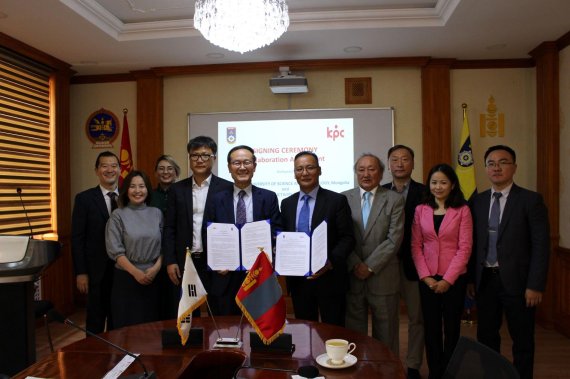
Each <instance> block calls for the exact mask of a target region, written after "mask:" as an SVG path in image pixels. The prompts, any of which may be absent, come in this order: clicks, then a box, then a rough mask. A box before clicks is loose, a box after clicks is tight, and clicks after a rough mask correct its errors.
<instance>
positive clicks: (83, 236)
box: [71, 186, 114, 285]
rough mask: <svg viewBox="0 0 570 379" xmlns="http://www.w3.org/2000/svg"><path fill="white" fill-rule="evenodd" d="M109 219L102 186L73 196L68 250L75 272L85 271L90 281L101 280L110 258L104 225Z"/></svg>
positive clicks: (77, 273) (93, 282)
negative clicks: (73, 202) (69, 249)
mask: <svg viewBox="0 0 570 379" xmlns="http://www.w3.org/2000/svg"><path fill="white" fill-rule="evenodd" d="M108 219H109V211H108V210H107V204H106V203H105V199H104V198H103V193H102V192H101V188H100V187H99V186H96V187H94V188H90V189H88V190H85V191H83V192H80V193H78V194H77V196H75V204H74V206H73V214H72V216H71V253H72V256H73V267H74V269H75V275H80V274H87V275H88V276H89V285H97V284H98V283H100V282H101V280H103V276H104V275H105V270H106V268H107V267H109V265H111V267H112V264H113V263H114V262H112V261H111V260H110V259H109V256H108V255H107V248H106V247H105V226H106V225H107V220H108Z"/></svg>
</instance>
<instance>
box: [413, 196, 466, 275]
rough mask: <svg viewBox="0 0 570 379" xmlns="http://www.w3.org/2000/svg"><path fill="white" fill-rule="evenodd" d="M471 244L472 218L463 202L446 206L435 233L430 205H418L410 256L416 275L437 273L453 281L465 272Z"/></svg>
mask: <svg viewBox="0 0 570 379" xmlns="http://www.w3.org/2000/svg"><path fill="white" fill-rule="evenodd" d="M472 245H473V220H472V218H471V212H470V211H469V207H468V206H467V205H464V206H461V207H459V208H448V209H447V212H446V213H445V216H444V217H443V221H442V223H441V226H440V227H439V234H436V233H435V227H434V224H433V209H432V208H431V207H430V206H429V205H426V204H421V205H418V206H417V208H416V213H415V215H414V223H413V224H412V258H413V259H414V264H415V265H416V270H417V271H418V275H419V277H420V279H423V278H425V277H426V276H433V275H441V276H443V279H444V280H445V281H447V282H449V283H450V284H454V283H455V281H456V280H457V278H458V277H459V275H461V274H464V273H466V272H467V263H468V262H469V257H470V256H471V247H472Z"/></svg>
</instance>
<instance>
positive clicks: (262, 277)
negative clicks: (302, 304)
mask: <svg viewBox="0 0 570 379" xmlns="http://www.w3.org/2000/svg"><path fill="white" fill-rule="evenodd" d="M236 303H237V305H238V306H239V307H240V308H241V310H242V312H243V314H244V315H245V317H247V319H248V320H249V322H250V324H251V326H253V328H254V329H255V331H256V332H257V335H258V336H259V338H260V339H261V340H262V341H263V343H264V344H266V345H269V344H270V343H271V342H273V341H274V340H275V339H276V338H277V337H279V336H280V335H281V334H282V333H283V329H284V328H285V300H284V299H283V294H282V292H281V286H280V285H279V282H278V281H277V278H276V277H275V274H274V273H273V267H272V266H271V263H270V262H269V259H268V258H267V255H266V253H265V252H264V251H261V252H260V253H259V255H258V256H257V259H256V260H255V263H254V264H253V266H251V268H250V270H249V272H248V274H247V276H246V278H245V280H244V281H243V283H242V285H241V287H240V289H239V291H238V293H237V295H236Z"/></svg>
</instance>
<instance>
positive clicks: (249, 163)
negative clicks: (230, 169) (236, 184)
mask: <svg viewBox="0 0 570 379" xmlns="http://www.w3.org/2000/svg"><path fill="white" fill-rule="evenodd" d="M230 164H231V165H232V166H234V167H235V168H240V167H241V166H242V165H243V167H251V166H253V161H250V160H245V161H231V162H230Z"/></svg>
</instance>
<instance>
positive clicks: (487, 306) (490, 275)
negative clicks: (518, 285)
mask: <svg viewBox="0 0 570 379" xmlns="http://www.w3.org/2000/svg"><path fill="white" fill-rule="evenodd" d="M477 312H478V313H477V318H478V320H477V339H478V340H479V342H481V343H483V344H485V345H487V346H489V347H490V348H492V349H493V350H495V351H497V352H499V353H500V352H501V335H500V334H499V331H500V329H501V324H502V322H503V312H504V314H505V316H506V319H507V327H508V330H509V334H510V336H511V338H512V340H513V350H512V352H513V364H514V366H515V368H516V369H517V371H518V372H519V374H520V377H521V379H528V378H532V377H533V369H534V320H535V313H536V307H531V308H529V307H527V306H526V300H525V297H524V290H523V291H522V292H521V293H519V294H514V295H512V294H507V293H506V292H505V289H504V288H503V283H502V281H501V276H500V273H499V270H498V269H484V270H483V274H482V276H481V283H480V284H479V288H478V292H477Z"/></svg>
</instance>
